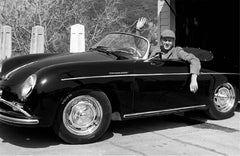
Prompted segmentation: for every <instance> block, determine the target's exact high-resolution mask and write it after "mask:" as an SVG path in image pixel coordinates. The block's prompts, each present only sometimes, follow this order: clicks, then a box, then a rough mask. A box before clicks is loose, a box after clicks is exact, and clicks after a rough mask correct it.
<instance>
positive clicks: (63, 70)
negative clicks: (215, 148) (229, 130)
mask: <svg viewBox="0 0 240 156" xmlns="http://www.w3.org/2000/svg"><path fill="white" fill-rule="evenodd" d="M149 50H150V44H149V41H148V40H147V39H146V38H144V37H140V36H136V35H133V34H127V33H111V34H109V35H107V36H105V37H104V38H103V39H102V40H101V41H100V42H98V43H97V44H96V45H94V46H93V47H92V48H91V49H90V50H89V51H87V52H83V53H78V54H70V53H68V54H34V55H26V56H18V57H13V58H10V59H8V60H5V61H3V62H2V63H1V65H0V121H1V122H3V123H6V124H11V125H15V126H24V127H26V126H29V127H53V129H54V131H55V132H56V134H57V135H58V136H59V137H60V138H61V139H63V140H64V141H65V142H67V143H90V142H94V141H97V140H98V139H99V138H100V137H101V136H102V135H103V134H104V133H105V132H106V130H107V129H108V127H109V124H110V122H111V121H112V120H128V119H134V118H141V117H147V116H154V115H163V114H169V113H176V112H184V111H190V110H204V111H205V112H206V113H207V114H208V115H209V116H210V117H211V118H213V119H224V118H229V117H231V116H233V114H234V110H235V108H236V106H237V100H238V92H237V89H236V88H235V87H234V86H233V84H231V83H230V82H229V81H228V79H227V78H226V76H224V75H223V74H221V73H217V72H214V71H210V70H207V69H203V68H202V69H201V73H200V75H199V76H198V85H199V90H198V91H197V92H196V93H195V94H194V93H191V92H190V91H189V82H190V77H191V76H190V73H189V64H188V63H187V62H183V61H176V60H162V59H161V58H160V57H153V58H149V57H148V56H149ZM191 50H193V51H194V49H191V48H190V49H189V51H190V52H191ZM199 51H200V52H199ZM195 55H196V56H197V57H199V59H200V60H201V61H205V62H206V61H208V60H210V59H212V54H211V53H210V52H206V51H205V52H202V53H201V50H198V53H195Z"/></svg>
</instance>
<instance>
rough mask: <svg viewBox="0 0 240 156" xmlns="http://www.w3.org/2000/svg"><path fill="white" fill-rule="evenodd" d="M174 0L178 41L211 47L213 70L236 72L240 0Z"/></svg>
mask: <svg viewBox="0 0 240 156" xmlns="http://www.w3.org/2000/svg"><path fill="white" fill-rule="evenodd" d="M175 2H176V36H177V40H176V43H177V45H179V46H188V47H196V48H202V49H206V50H210V51H212V53H213V54H214V61H212V62H211V63H208V64H209V65H210V66H211V67H212V68H213V69H214V70H215V69H216V70H217V71H224V72H238V73H239V60H240V58H239V53H240V51H239V1H238V0H232V1H227V0H225V1H223V0H221V1H220V0H219V1H209V0H176V1H175Z"/></svg>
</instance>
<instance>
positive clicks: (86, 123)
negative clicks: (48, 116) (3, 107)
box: [53, 90, 112, 144]
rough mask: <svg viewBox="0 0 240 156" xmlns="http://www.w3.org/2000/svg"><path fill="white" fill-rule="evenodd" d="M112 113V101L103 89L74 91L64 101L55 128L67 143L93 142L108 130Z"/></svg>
mask: <svg viewBox="0 0 240 156" xmlns="http://www.w3.org/2000/svg"><path fill="white" fill-rule="evenodd" d="M111 114H112V108H111V104H110V101H109V99H108V97H107V95H106V94H105V93H103V92H102V91H95V90H82V91H78V92H73V93H72V94H69V95H68V96H67V97H66V98H65V99H64V100H63V101H62V103H61V106H60V108H59V111H58V113H57V117H56V121H55V122H54V125H53V128H54V131H55V133H56V134H57V135H58V136H59V137H60V138H61V139H62V140H63V141H65V142H66V143H70V144H84V143H91V142H95V141H97V140H98V139H99V138H100V137H101V136H102V135H103V134H104V133H105V132H106V131H107V129H108V127H109V124H110V122H111Z"/></svg>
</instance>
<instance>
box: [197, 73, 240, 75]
mask: <svg viewBox="0 0 240 156" xmlns="http://www.w3.org/2000/svg"><path fill="white" fill-rule="evenodd" d="M200 75H240V73H218V72H217V73H214V72H212V73H200Z"/></svg>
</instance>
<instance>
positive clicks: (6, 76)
mask: <svg viewBox="0 0 240 156" xmlns="http://www.w3.org/2000/svg"><path fill="white" fill-rule="evenodd" d="M35 62H37V61H34V62H30V63H27V64H24V65H22V66H20V67H17V68H15V69H13V70H12V71H10V72H8V73H7V74H5V76H4V79H8V77H9V76H10V75H11V74H12V73H14V72H16V71H17V70H19V69H21V68H23V67H26V66H28V65H30V64H33V63H35Z"/></svg>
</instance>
